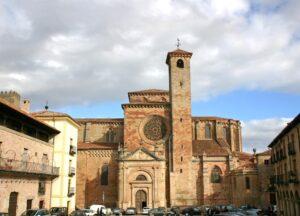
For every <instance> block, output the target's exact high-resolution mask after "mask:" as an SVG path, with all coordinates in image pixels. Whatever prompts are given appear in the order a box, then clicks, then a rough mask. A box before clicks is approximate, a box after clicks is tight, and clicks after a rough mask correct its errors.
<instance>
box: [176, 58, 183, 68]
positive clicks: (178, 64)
mask: <svg viewBox="0 0 300 216" xmlns="http://www.w3.org/2000/svg"><path fill="white" fill-rule="evenodd" d="M177 67H178V68H184V63H183V60H182V59H178V60H177Z"/></svg>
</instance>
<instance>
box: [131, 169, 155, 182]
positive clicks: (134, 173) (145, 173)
mask: <svg viewBox="0 0 300 216" xmlns="http://www.w3.org/2000/svg"><path fill="white" fill-rule="evenodd" d="M141 175H142V176H144V177H145V178H146V180H145V181H147V182H152V179H153V176H152V173H151V172H149V171H148V170H140V169H139V170H132V172H131V176H132V177H131V181H136V180H137V177H138V176H141Z"/></svg>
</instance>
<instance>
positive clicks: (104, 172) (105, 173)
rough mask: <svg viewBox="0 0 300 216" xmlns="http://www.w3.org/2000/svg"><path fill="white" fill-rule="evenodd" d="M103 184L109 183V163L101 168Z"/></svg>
mask: <svg viewBox="0 0 300 216" xmlns="http://www.w3.org/2000/svg"><path fill="white" fill-rule="evenodd" d="M101 185H108V165H103V166H102V168H101Z"/></svg>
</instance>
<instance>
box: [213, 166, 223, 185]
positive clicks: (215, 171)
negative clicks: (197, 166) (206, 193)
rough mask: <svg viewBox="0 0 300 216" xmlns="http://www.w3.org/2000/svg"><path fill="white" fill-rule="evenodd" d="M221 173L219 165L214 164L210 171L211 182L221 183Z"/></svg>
mask: <svg viewBox="0 0 300 216" xmlns="http://www.w3.org/2000/svg"><path fill="white" fill-rule="evenodd" d="M221 174H222V171H221V169H220V167H218V166H215V167H214V168H213V169H212V171H211V183H221Z"/></svg>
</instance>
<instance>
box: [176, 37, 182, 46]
mask: <svg viewBox="0 0 300 216" xmlns="http://www.w3.org/2000/svg"><path fill="white" fill-rule="evenodd" d="M176 46H177V48H178V49H179V47H180V46H181V43H180V40H179V38H177V43H176Z"/></svg>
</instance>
